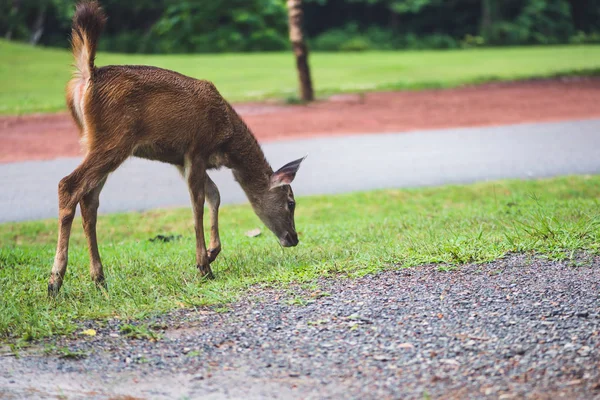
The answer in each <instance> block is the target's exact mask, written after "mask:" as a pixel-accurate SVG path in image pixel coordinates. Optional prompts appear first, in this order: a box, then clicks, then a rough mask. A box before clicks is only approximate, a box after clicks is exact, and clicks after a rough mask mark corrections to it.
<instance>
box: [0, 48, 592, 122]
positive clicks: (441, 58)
mask: <svg viewBox="0 0 600 400" xmlns="http://www.w3.org/2000/svg"><path fill="white" fill-rule="evenodd" d="M310 63H311V67H312V72H313V77H314V84H315V87H316V89H317V94H318V95H326V94H331V93H337V92H355V91H364V90H388V89H421V88H445V87H452V86H457V85H461V84H470V83H481V82H486V81H494V80H517V79H526V78H532V77H552V76H557V75H576V74H595V73H598V72H599V71H600V46H591V45H590V46H546V47H521V48H495V49H473V50H448V51H404V52H364V53H313V54H312V55H311V58H310ZM70 64H71V56H70V53H69V52H68V51H66V50H58V49H44V48H33V47H30V46H27V45H23V44H15V43H11V42H7V41H5V40H0V114H24V113H32V112H49V111H58V110H63V109H64V108H65V106H64V96H63V94H64V87H65V85H66V82H67V81H68V79H69V77H70V71H71V69H72V68H71V67H70ZM97 64H98V65H108V64H147V65H155V66H159V67H164V68H168V69H173V70H176V71H178V72H181V73H183V74H186V75H190V76H193V77H197V78H204V79H209V80H212V81H213V82H215V84H216V85H217V87H218V88H219V90H220V91H221V92H222V94H223V95H224V96H225V97H226V98H227V99H228V100H230V101H245V100H261V99H265V98H280V99H284V98H290V97H291V96H293V95H294V94H295V93H296V92H297V78H296V72H295V64H294V60H293V56H292V54H291V52H289V53H262V54H211V55H125V54H104V53H101V54H99V55H98V57H97Z"/></svg>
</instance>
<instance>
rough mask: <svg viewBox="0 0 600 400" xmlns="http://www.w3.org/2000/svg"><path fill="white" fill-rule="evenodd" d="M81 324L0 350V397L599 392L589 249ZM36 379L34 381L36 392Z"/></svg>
mask: <svg viewBox="0 0 600 400" xmlns="http://www.w3.org/2000/svg"><path fill="white" fill-rule="evenodd" d="M121 324H122V322H120V321H117V320H111V321H109V322H108V323H106V324H98V323H86V324H85V326H82V329H84V328H89V327H93V328H95V329H97V330H98V335H97V336H95V337H84V336H81V335H79V336H77V335H74V336H73V337H63V338H58V339H52V340H51V341H50V342H48V343H52V344H54V345H56V346H58V347H59V348H62V347H66V348H69V349H70V351H72V352H81V353H82V358H80V359H73V358H68V357H67V358H65V357H64V356H65V352H62V356H61V355H60V354H61V352H59V351H56V350H52V351H50V353H51V354H50V355H47V354H43V353H42V351H41V349H43V348H44V346H47V345H48V343H41V344H38V345H36V346H34V348H33V349H31V350H28V351H26V352H24V353H23V354H21V358H19V359H16V358H15V357H13V356H11V355H8V354H6V355H4V356H2V358H0V398H46V397H48V396H50V395H62V396H65V397H66V398H107V397H110V396H115V395H131V396H136V397H142V398H209V399H211V398H214V399H221V398H361V399H363V398H365V399H381V398H415V399H422V398H428V397H430V398H445V399H449V398H450V399H452V398H460V399H464V398H494V399H512V398H535V399H546V398H547V399H555V398H568V399H594V398H599V399H600V368H599V367H600V258H599V257H596V258H589V257H588V258H585V257H583V258H581V259H580V260H578V262H576V263H570V264H566V263H560V262H550V261H544V260H540V259H537V258H531V257H528V256H523V255H519V256H509V257H507V258H505V259H503V260H499V261H497V262H493V263H490V264H486V265H479V266H478V265H468V266H464V267H461V268H459V269H457V270H454V271H449V272H442V271H440V270H439V267H438V266H424V267H419V268H413V269H404V270H394V271H387V272H383V273H380V274H377V275H370V276H366V277H363V278H359V279H354V280H352V279H342V278H340V279H329V280H321V281H319V282H318V283H317V284H315V285H313V287H306V286H305V287H304V288H302V287H296V286H291V287H289V288H287V289H286V290H275V289H269V288H253V289H252V290H250V291H249V293H248V296H247V297H246V298H245V299H244V300H243V301H242V302H240V303H237V304H234V305H230V306H228V308H227V309H222V308H221V309H218V310H215V309H214V308H213V309H198V310H178V311H175V312H173V313H170V314H168V315H164V316H159V317H156V318H151V319H149V320H147V321H145V322H143V323H142V325H144V326H149V327H151V329H153V332H156V333H157V334H160V335H161V338H160V339H159V340H158V341H156V342H153V341H149V340H146V339H131V338H126V337H125V336H124V334H123V333H122V332H121V331H120V326H121ZM33 388H35V390H33Z"/></svg>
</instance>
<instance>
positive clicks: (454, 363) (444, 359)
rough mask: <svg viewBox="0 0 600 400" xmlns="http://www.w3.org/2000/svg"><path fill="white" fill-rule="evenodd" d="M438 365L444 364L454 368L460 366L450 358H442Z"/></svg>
mask: <svg viewBox="0 0 600 400" xmlns="http://www.w3.org/2000/svg"><path fill="white" fill-rule="evenodd" d="M440 363H442V364H446V365H455V366H459V365H460V363H459V362H458V361H456V360H454V359H451V358H443V359H441V360H440Z"/></svg>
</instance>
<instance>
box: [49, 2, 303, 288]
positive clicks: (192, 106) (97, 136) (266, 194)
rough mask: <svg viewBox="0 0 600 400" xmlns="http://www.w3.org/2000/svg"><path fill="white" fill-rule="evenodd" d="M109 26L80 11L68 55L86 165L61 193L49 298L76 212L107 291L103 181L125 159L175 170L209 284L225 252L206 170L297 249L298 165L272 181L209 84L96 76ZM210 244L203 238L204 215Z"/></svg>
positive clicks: (152, 73)
mask: <svg viewBox="0 0 600 400" xmlns="http://www.w3.org/2000/svg"><path fill="white" fill-rule="evenodd" d="M106 21H107V17H106V14H105V13H104V10H103V9H102V7H101V6H100V4H99V3H98V2H97V1H83V2H79V3H78V4H77V5H76V9H75V14H74V17H73V22H72V31H71V47H72V52H73V57H74V59H75V62H74V67H75V70H74V73H73V76H72V78H71V80H70V81H69V83H68V84H67V87H66V103H67V106H68V109H69V111H70V113H71V116H72V118H73V120H74V122H75V124H76V125H77V128H78V132H79V137H80V143H81V146H82V150H83V152H84V153H85V155H84V158H83V160H82V162H81V163H80V164H79V165H78V166H77V167H76V168H75V170H74V171H73V172H72V173H71V174H69V175H67V176H65V177H64V178H63V179H61V180H60V182H59V184H58V243H57V247H56V255H55V258H54V264H53V266H52V271H51V273H50V278H49V281H48V294H49V296H52V297H54V296H56V295H57V294H58V293H59V290H60V288H61V286H62V283H63V280H64V277H65V272H66V269H67V262H68V250H69V237H70V233H71V226H72V223H73V219H74V217H75V213H76V207H77V205H78V204H79V207H80V210H81V217H82V223H83V230H84V233H85V236H86V239H87V244H88V252H89V256H90V275H91V278H92V280H93V281H94V282H95V283H96V285H97V286H99V287H106V282H105V276H104V272H103V267H102V261H101V259H100V254H99V252H98V241H97V237H96V222H97V214H98V207H99V204H100V201H99V198H100V193H101V191H102V188H103V186H104V183H105V182H106V179H107V176H108V175H109V174H110V173H112V172H113V171H115V170H116V169H117V168H118V167H119V166H120V165H121V164H122V163H123V162H124V161H125V160H126V159H128V158H129V157H130V156H133V157H140V158H144V159H149V160H155V161H159V162H164V163H168V164H171V165H174V166H175V167H176V168H177V169H179V172H180V173H181V175H182V176H183V178H184V179H185V180H186V181H187V185H188V189H189V193H190V198H191V203H192V210H193V215H194V226H195V235H196V267H197V268H198V270H199V272H200V274H201V275H202V277H205V278H206V279H214V275H213V272H212V270H211V267H210V264H211V263H212V262H213V261H215V259H216V258H217V256H218V254H219V253H220V252H221V240H220V238H219V221H218V220H219V218H218V212H219V206H220V194H219V190H218V188H217V186H216V185H215V183H214V182H213V181H212V180H211V179H210V177H209V176H208V175H207V170H212V169H219V168H221V167H226V168H229V169H230V170H231V171H232V172H233V176H234V178H235V180H236V181H237V182H238V184H239V185H240V186H241V188H242V189H243V191H244V192H245V194H246V197H247V198H248V200H249V202H250V204H251V206H252V208H253V210H254V213H255V214H256V215H257V216H258V217H259V219H260V220H261V221H262V222H263V223H264V224H265V226H266V227H267V228H268V229H269V230H270V231H272V232H273V233H274V234H275V236H276V237H277V238H278V239H279V243H280V245H281V246H283V247H293V246H296V245H297V244H298V242H299V240H298V234H297V232H296V227H295V223H294V212H295V205H296V202H295V200H294V193H293V191H292V187H291V183H292V181H293V180H294V178H295V176H296V173H297V171H298V169H299V167H300V164H301V162H302V161H303V160H304V159H305V158H306V156H305V157H303V158H300V159H297V160H295V161H292V162H290V163H288V164H286V165H284V166H283V167H281V168H280V169H279V170H277V171H273V169H272V168H271V166H270V165H269V163H268V162H267V160H266V158H265V155H264V153H263V151H262V149H261V147H260V145H259V143H258V141H257V139H256V138H255V136H254V134H253V133H252V132H251V130H250V129H249V128H248V126H247V125H246V124H245V123H244V121H243V120H242V118H241V117H240V116H239V115H238V113H237V112H236V111H235V110H234V108H233V107H232V106H231V104H230V103H228V102H227V101H226V100H225V99H224V98H223V96H221V94H220V93H219V91H218V90H217V88H216V87H215V85H214V84H213V83H211V82H210V81H207V80H199V79H195V78H192V77H188V76H185V75H182V74H179V73H177V72H175V71H171V70H166V69H161V68H158V67H152V66H136V65H110V66H104V67H96V66H95V64H94V62H95V57H96V49H97V44H98V40H99V37H100V35H101V33H102V31H103V29H104V26H105V24H106ZM205 202H206V204H207V208H208V211H209V214H210V240H209V247H208V249H207V247H206V242H205V237H204V226H203V218H204V205H205Z"/></svg>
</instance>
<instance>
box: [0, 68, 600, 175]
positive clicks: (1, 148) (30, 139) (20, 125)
mask: <svg viewBox="0 0 600 400" xmlns="http://www.w3.org/2000/svg"><path fill="white" fill-rule="evenodd" d="M236 109H237V110H238V111H239V112H240V114H241V115H242V116H243V118H244V120H245V121H246V122H247V123H248V125H249V126H250V128H251V129H252V131H253V132H254V133H255V135H256V136H257V138H258V139H259V140H260V141H263V142H264V141H271V140H284V139H292V138H302V137H311V136H325V135H343V134H355V133H379V132H405V131H414V130H422V129H438V128H450V127H468V126H485V125H503V124H516V123H524V122H547V121H559V120H568V119H589V118H598V117H600V79H593V78H580V79H568V80H552V81H530V82H518V83H502V84H487V85H482V86H474V87H463V88H457V89H449V90H425V91H418V92H387V93H367V94H364V95H340V96H333V97H332V98H330V99H329V100H327V101H322V102H316V103H313V104H310V105H305V106H283V105H273V104H237V105H236ZM80 154H81V153H80V148H79V144H78V135H77V132H76V128H75V125H74V123H73V122H72V121H71V118H70V116H69V115H68V114H66V113H60V114H48V115H33V116H32V115H29V116H19V117H0V163H8V162H16V161H25V160H45V159H53V158H57V157H69V156H78V155H80Z"/></svg>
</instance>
